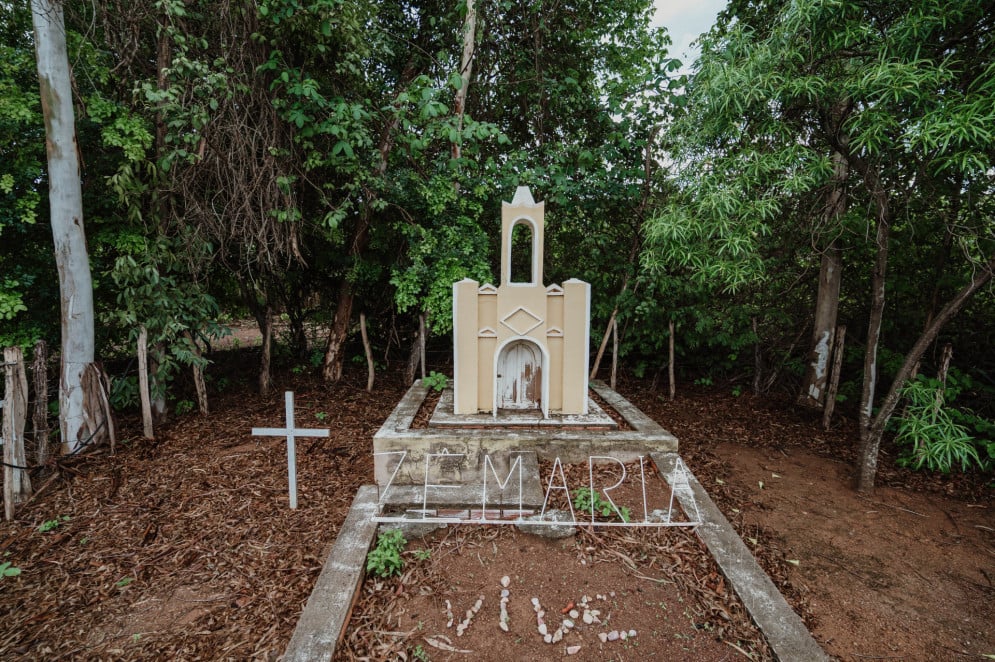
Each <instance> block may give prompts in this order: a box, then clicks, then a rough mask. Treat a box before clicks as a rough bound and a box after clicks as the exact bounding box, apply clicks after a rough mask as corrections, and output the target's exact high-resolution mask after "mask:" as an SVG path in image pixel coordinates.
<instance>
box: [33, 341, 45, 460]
mask: <svg viewBox="0 0 995 662" xmlns="http://www.w3.org/2000/svg"><path fill="white" fill-rule="evenodd" d="M47 366H48V345H46V344H45V341H44V340H39V341H38V342H36V343H35V360H34V362H33V363H32V364H31V376H32V377H33V378H34V386H35V408H34V413H33V414H32V416H31V423H32V427H33V428H34V434H35V464H38V465H43V464H45V463H46V462H48V367H47Z"/></svg>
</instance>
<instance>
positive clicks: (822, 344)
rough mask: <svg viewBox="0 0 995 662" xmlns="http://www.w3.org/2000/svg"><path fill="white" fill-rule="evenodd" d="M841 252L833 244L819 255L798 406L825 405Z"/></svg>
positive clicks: (837, 297)
mask: <svg viewBox="0 0 995 662" xmlns="http://www.w3.org/2000/svg"><path fill="white" fill-rule="evenodd" d="M842 265H843V252H842V251H841V250H840V247H839V244H838V242H835V241H834V242H832V243H831V244H830V245H829V246H828V247H827V248H826V250H825V252H823V254H822V266H821V267H820V269H819V291H818V294H817V295H816V302H815V325H814V327H813V328H812V349H811V350H810V351H809V354H808V367H807V368H806V370H805V379H804V380H803V381H802V387H801V392H800V393H799V394H798V404H800V405H804V406H807V407H812V408H820V407H823V406H824V405H825V402H826V397H825V396H826V383H827V382H828V380H829V361H830V354H831V353H832V349H833V334H834V333H835V330H836V315H837V311H838V310H839V304H840V284H841V281H842V280H843V279H842Z"/></svg>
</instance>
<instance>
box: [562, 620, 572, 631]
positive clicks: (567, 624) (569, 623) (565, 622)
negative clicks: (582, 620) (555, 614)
mask: <svg viewBox="0 0 995 662" xmlns="http://www.w3.org/2000/svg"><path fill="white" fill-rule="evenodd" d="M573 626H574V622H573V621H572V620H570V619H569V618H564V619H563V627H565V628H566V629H568V630H569V629H571V628H572V627H573Z"/></svg>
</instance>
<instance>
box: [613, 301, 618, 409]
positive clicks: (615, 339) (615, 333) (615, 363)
mask: <svg viewBox="0 0 995 662" xmlns="http://www.w3.org/2000/svg"><path fill="white" fill-rule="evenodd" d="M612 320H614V321H613V322H612V377H611V387H612V390H613V391H614V390H615V378H616V377H617V375H618V317H613V318H612Z"/></svg>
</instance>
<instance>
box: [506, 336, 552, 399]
mask: <svg viewBox="0 0 995 662" xmlns="http://www.w3.org/2000/svg"><path fill="white" fill-rule="evenodd" d="M496 377H497V384H496V388H495V394H496V396H497V398H496V399H497V403H496V404H497V408H498V409H541V408H542V393H543V388H542V351H541V350H540V349H539V346H538V345H536V344H535V343H534V342H531V341H529V340H515V341H512V342H510V343H508V344H507V345H505V346H504V348H502V350H501V353H500V354H499V355H498V359H497V374H496Z"/></svg>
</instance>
